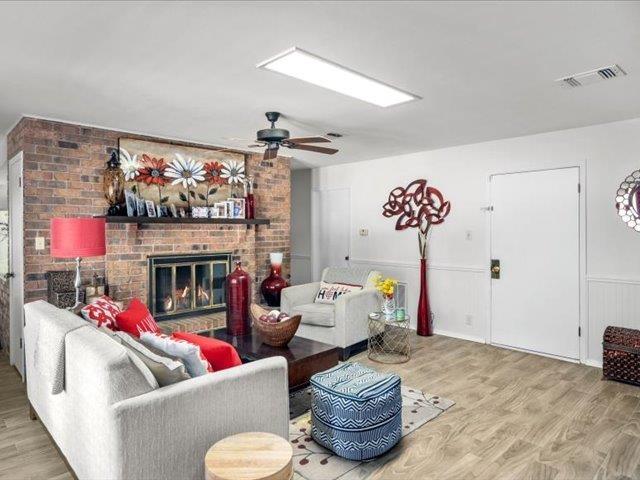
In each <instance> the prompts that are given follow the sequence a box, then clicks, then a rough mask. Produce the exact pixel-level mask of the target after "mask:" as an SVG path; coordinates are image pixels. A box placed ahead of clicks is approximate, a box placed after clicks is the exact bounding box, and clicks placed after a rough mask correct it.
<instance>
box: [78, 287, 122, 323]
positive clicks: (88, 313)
mask: <svg viewBox="0 0 640 480" xmlns="http://www.w3.org/2000/svg"><path fill="white" fill-rule="evenodd" d="M121 311H122V310H121V309H120V307H119V306H118V305H117V304H116V303H115V302H114V301H113V300H111V298H109V297H108V296H106V295H103V296H101V297H100V298H96V299H95V300H94V301H93V302H91V303H90V304H89V305H85V306H84V307H82V310H80V313H81V314H82V316H83V317H84V319H85V320H86V321H88V322H91V323H93V324H94V325H95V326H96V327H101V326H102V325H106V326H107V327H109V328H110V329H112V330H115V329H116V315H118V314H119V313H120V312H121Z"/></svg>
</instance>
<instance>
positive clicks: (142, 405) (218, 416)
mask: <svg viewBox="0 0 640 480" xmlns="http://www.w3.org/2000/svg"><path fill="white" fill-rule="evenodd" d="M25 322H26V325H25V353H26V375H27V393H28V397H29V401H30V403H31V405H32V408H33V409H34V410H35V413H36V414H37V416H38V418H39V419H40V420H41V421H42V423H43V424H44V426H45V427H46V428H47V430H48V431H49V433H50V434H51V436H52V437H53V439H54V440H55V442H56V444H57V445H58V448H59V449H60V450H61V452H62V453H63V454H64V456H65V457H66V460H67V462H68V463H69V465H70V466H71V468H72V469H73V470H74V472H75V474H76V475H77V477H78V478H79V479H87V480H106V479H122V480H136V479H141V480H144V479H154V480H157V479H171V480H182V479H198V480H201V479H202V478H204V466H203V465H204V456H205V453H206V451H207V449H208V448H209V447H210V446H211V445H213V444H214V443H215V442H216V441H218V440H220V439H221V438H223V437H226V436H228V435H232V434H235V433H240V432H248V431H263V432H271V433H275V434H277V435H280V436H282V437H283V438H287V434H288V423H289V396H288V389H287V364H286V361H285V360H284V358H282V357H274V358H270V359H267V360H260V361H256V362H252V363H249V364H246V365H242V366H239V367H235V368H231V369H228V370H224V371H221V372H217V373H211V374H207V375H204V376H201V377H197V378H193V379H190V380H186V381H183V382H180V383H176V384H173V385H169V386H166V387H162V388H157V384H156V385H155V386H154V385H153V383H154V382H155V379H153V377H151V380H153V381H150V379H149V377H148V376H145V374H144V373H143V370H141V369H140V368H139V367H138V366H137V364H136V363H134V360H132V358H131V357H130V356H129V354H128V353H127V351H126V350H125V348H124V347H123V346H122V345H120V344H118V343H117V342H116V341H115V340H113V339H112V338H110V337H109V336H108V335H105V334H104V333H102V332H100V331H98V330H97V329H96V328H94V327H92V326H91V325H89V324H88V323H86V322H85V321H84V320H83V319H81V318H80V317H78V316H76V315H73V314H72V313H70V312H67V311H65V310H60V309H58V308H56V307H54V306H53V305H50V304H48V303H46V302H44V301H37V302H33V303H30V304H27V305H25ZM60 341H62V342H64V343H63V344H60ZM60 345H62V347H63V348H60ZM58 354H61V355H64V358H63V360H62V362H61V363H57V359H56V356H57V355H58ZM56 365H63V368H64V372H62V375H61V372H60V371H59V370H56ZM53 378H62V379H63V380H64V390H63V391H62V392H60V393H58V394H53V393H52V384H53V383H54V380H53Z"/></svg>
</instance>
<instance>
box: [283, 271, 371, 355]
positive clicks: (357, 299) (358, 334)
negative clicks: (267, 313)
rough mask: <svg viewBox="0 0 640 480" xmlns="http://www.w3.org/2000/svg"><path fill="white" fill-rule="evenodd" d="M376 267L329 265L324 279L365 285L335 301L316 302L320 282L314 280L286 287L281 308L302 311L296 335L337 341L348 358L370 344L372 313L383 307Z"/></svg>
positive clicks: (332, 343)
mask: <svg viewBox="0 0 640 480" xmlns="http://www.w3.org/2000/svg"><path fill="white" fill-rule="evenodd" d="M378 275H380V272H378V271H376V270H367V269H358V268H346V267H328V268H325V269H324V270H323V272H322V277H321V280H322V281H324V282H328V283H346V284H349V285H362V286H363V287H364V288H363V289H362V290H360V291H356V292H352V293H348V294H345V295H342V296H340V297H338V299H337V300H336V303H335V304H334V305H329V304H324V303H314V299H315V297H316V294H317V293H318V290H319V289H320V282H312V283H307V284H304V285H297V286H294V287H287V288H285V289H284V290H282V293H281V301H280V309H281V310H282V311H283V312H287V313H291V314H293V315H302V321H301V323H300V327H299V328H298V331H297V332H296V336H299V337H303V338H308V339H310V340H316V341H318V342H323V343H328V344H330V345H335V346H337V347H340V348H341V349H342V359H343V360H347V359H348V358H349V356H350V355H351V354H353V353H355V352H356V351H359V350H362V349H363V348H364V347H366V341H367V338H368V316H369V313H371V312H375V311H377V310H379V309H380V299H379V296H378V293H377V291H376V289H375V279H376V277H377V276H378Z"/></svg>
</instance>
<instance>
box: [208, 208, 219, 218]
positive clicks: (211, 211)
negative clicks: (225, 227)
mask: <svg viewBox="0 0 640 480" xmlns="http://www.w3.org/2000/svg"><path fill="white" fill-rule="evenodd" d="M209 218H218V209H217V208H216V207H209Z"/></svg>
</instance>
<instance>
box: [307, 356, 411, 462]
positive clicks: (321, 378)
mask: <svg viewBox="0 0 640 480" xmlns="http://www.w3.org/2000/svg"><path fill="white" fill-rule="evenodd" d="M311 395H312V397H311V436H312V437H313V439H314V440H315V441H316V442H317V443H318V444H320V445H322V446H323V447H325V448H328V449H329V450H332V451H333V452H335V453H336V455H339V456H341V457H344V458H347V459H349V460H367V459H370V458H373V457H376V456H378V455H381V454H383V453H385V452H386V451H388V450H390V449H391V448H392V447H393V446H395V444H396V443H398V441H399V440H400V436H401V432H402V396H401V395H400V377H399V376H398V375H395V374H386V373H378V372H376V371H375V370H371V369H370V368H367V367H364V366H362V365H360V364H358V363H343V364H340V365H338V366H336V367H334V368H331V369H329V370H327V371H325V372H322V373H317V374H315V375H313V376H312V377H311Z"/></svg>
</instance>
